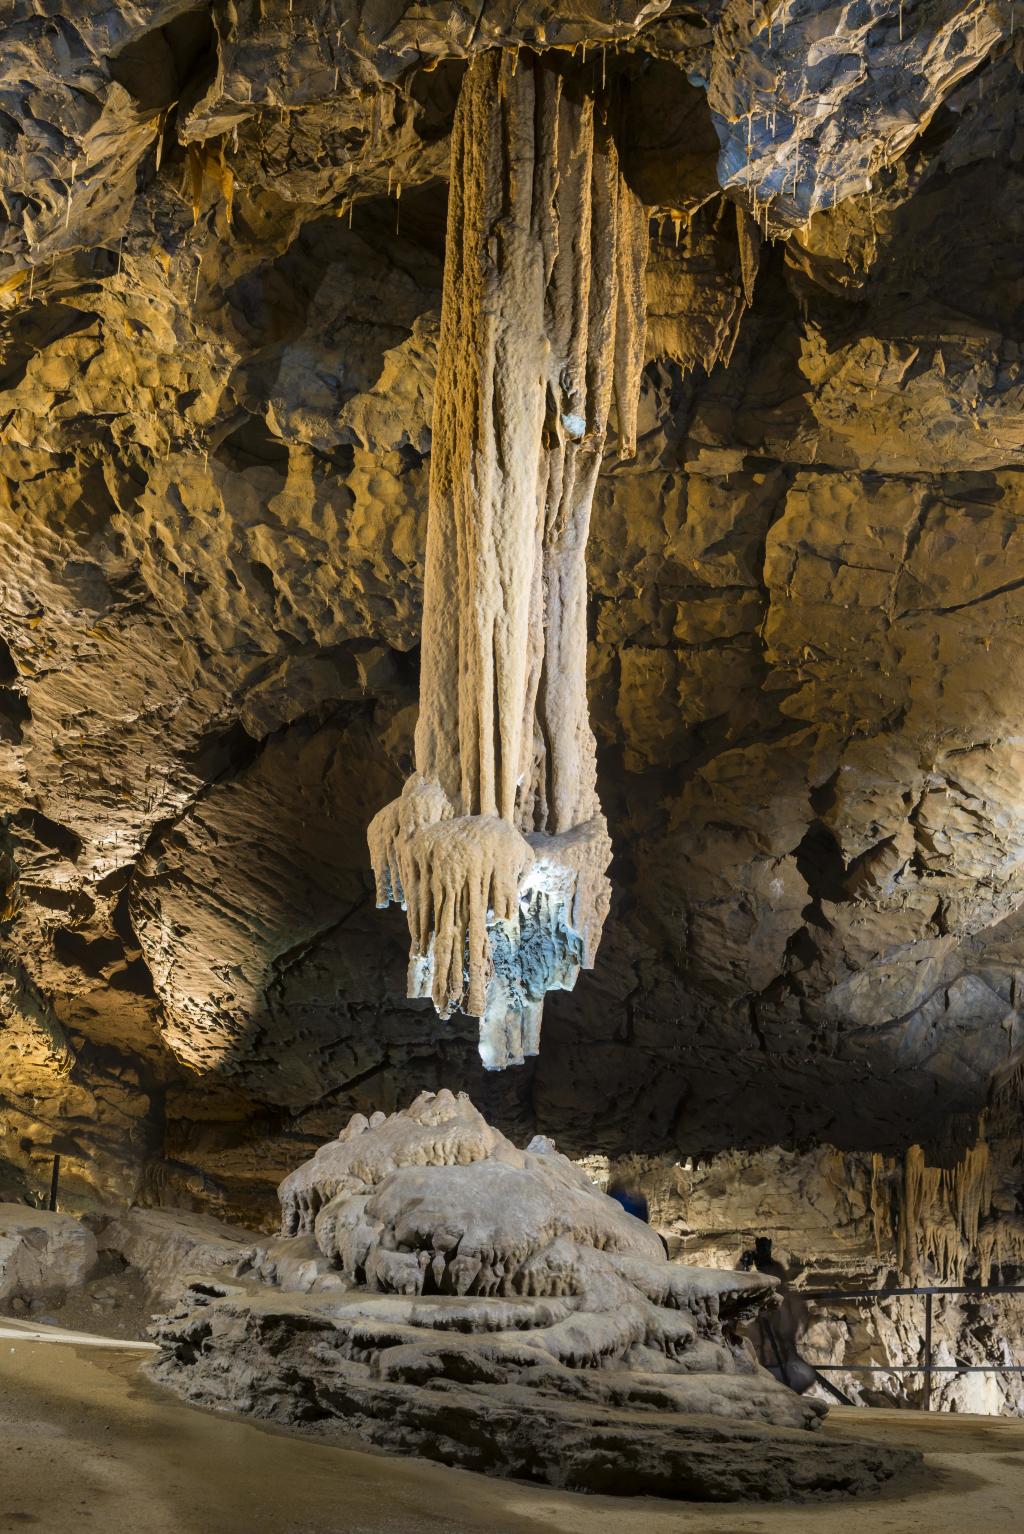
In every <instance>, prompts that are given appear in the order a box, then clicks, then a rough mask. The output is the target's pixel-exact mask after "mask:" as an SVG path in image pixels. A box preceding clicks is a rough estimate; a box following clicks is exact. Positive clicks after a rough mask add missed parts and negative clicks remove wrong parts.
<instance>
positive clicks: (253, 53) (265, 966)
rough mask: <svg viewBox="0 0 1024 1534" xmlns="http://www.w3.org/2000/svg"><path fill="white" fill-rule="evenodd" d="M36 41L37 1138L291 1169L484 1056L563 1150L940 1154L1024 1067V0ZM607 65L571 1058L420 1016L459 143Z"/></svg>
mask: <svg viewBox="0 0 1024 1534" xmlns="http://www.w3.org/2000/svg"><path fill="white" fill-rule="evenodd" d="M8 14H9V18H10V19H8V20H6V22H5V23H4V31H3V32H2V33H0V199H2V204H3V213H4V217H3V222H2V224H0V433H2V440H0V507H2V509H0V526H2V533H3V537H2V542H0V811H2V812H3V821H2V826H3V829H2V830H0V917H2V918H3V922H2V925H0V1162H2V1164H3V1166H4V1167H5V1168H6V1170H4V1171H3V1172H2V1173H0V1178H6V1179H7V1180H6V1182H5V1183H4V1187H5V1188H9V1189H10V1190H13V1191H14V1192H15V1193H17V1191H18V1189H19V1188H23V1187H25V1186H28V1184H29V1183H31V1182H32V1180H33V1178H36V1179H38V1176H40V1175H42V1173H41V1170H40V1169H41V1168H43V1167H44V1166H45V1165H48V1160H49V1157H50V1156H51V1155H52V1153H53V1152H54V1151H55V1150H58V1151H60V1152H61V1153H62V1155H64V1156H65V1157H66V1158H67V1164H68V1166H69V1168H70V1172H69V1175H70V1176H72V1177H73V1178H74V1177H77V1178H78V1179H79V1180H80V1182H81V1184H82V1185H83V1186H85V1185H88V1186H89V1187H91V1188H92V1189H94V1190H98V1191H99V1192H101V1193H102V1194H103V1195H104V1196H110V1197H123V1196H129V1195H131V1194H133V1193H141V1194H143V1195H144V1196H147V1197H151V1198H164V1197H166V1198H168V1199H172V1200H173V1199H175V1198H177V1199H187V1198H202V1199H205V1200H206V1201H212V1202H213V1203H217V1202H218V1201H219V1202H220V1203H221V1204H223V1206H224V1207H225V1208H229V1207H230V1208H235V1209H237V1208H239V1207H241V1206H244V1205H245V1204H246V1203H247V1202H253V1201H256V1202H258V1201H260V1200H263V1199H265V1197H266V1195H267V1192H268V1190H269V1189H270V1188H271V1187H272V1186H273V1184H274V1183H275V1182H276V1181H277V1180H278V1179H279V1177H280V1176H281V1175H282V1173H283V1171H284V1170H285V1169H286V1168H287V1167H288V1166H291V1165H294V1164H295V1162H296V1161H297V1160H298V1159H301V1154H305V1153H308V1150H309V1148H310V1147H311V1146H312V1145H315V1144H316V1143H319V1141H320V1140H322V1139H323V1138H324V1137H325V1135H327V1134H329V1133H331V1132H336V1128H337V1125H338V1124H339V1123H340V1122H343V1121H344V1120H345V1119H346V1118H347V1116H348V1114H350V1113H351V1112H352V1111H353V1110H355V1109H357V1108H360V1109H362V1108H367V1107H373V1108H378V1107H379V1108H385V1109H389V1110H390V1109H392V1108H394V1107H396V1106H402V1105H403V1104H404V1103H405V1101H406V1100H407V1099H408V1098H409V1097H410V1096H411V1095H414V1093H415V1091H418V1090H419V1089H420V1088H437V1087H440V1086H449V1087H452V1088H456V1087H465V1088H468V1089H469V1090H471V1091H472V1092H473V1094H474V1097H475V1098H476V1100H477V1101H478V1102H479V1103H480V1105H481V1107H483V1108H484V1109H485V1111H486V1112H487V1113H488V1116H489V1117H491V1118H492V1119H493V1120H494V1121H495V1122H497V1123H499V1124H501V1126H502V1127H503V1128H504V1129H506V1130H507V1131H509V1132H511V1133H516V1134H519V1133H523V1132H526V1131H528V1130H532V1129H534V1128H537V1129H541V1130H543V1131H544V1132H546V1133H550V1134H551V1135H553V1136H554V1137H555V1138H556V1140H558V1142H559V1144H560V1145H561V1146H562V1148H564V1149H566V1150H568V1151H570V1152H573V1153H575V1152H583V1151H588V1150H601V1151H605V1152H608V1153H612V1154H618V1153H621V1152H622V1151H625V1150H631V1149H636V1150H643V1151H657V1150H660V1149H665V1148H670V1149H673V1150H677V1151H681V1152H686V1153H690V1152H693V1153H701V1152H705V1151H712V1150H715V1149H718V1148H721V1147H729V1146H738V1145H743V1144H774V1143H780V1144H787V1145H797V1144H801V1143H804V1142H811V1141H822V1142H832V1143H836V1144H839V1145H844V1146H848V1147H851V1148H858V1149H871V1150H880V1151H882V1150H884V1151H893V1150H898V1149H899V1148H901V1147H902V1146H904V1145H905V1144H907V1143H909V1141H910V1140H911V1139H914V1138H917V1139H924V1140H925V1141H928V1140H929V1139H932V1140H934V1139H937V1138H938V1139H941V1137H942V1136H944V1135H945V1134H946V1133H947V1131H948V1127H949V1125H950V1124H954V1125H955V1124H960V1123H963V1122H965V1121H969V1120H970V1119H971V1117H972V1116H973V1115H976V1114H977V1113H978V1111H979V1110H980V1109H981V1108H982V1107H983V1105H984V1103H985V1101H986V1098H987V1095H988V1093H989V1091H990V1088H991V1084H992V1082H993V1080H998V1079H1001V1078H1002V1077H1004V1076H1005V1075H1006V1073H1007V1072H1008V1071H1010V1070H1012V1069H1013V1067H1014V1065H1015V1063H1017V1062H1018V1061H1019V1060H1020V1058H1021V1055H1022V1051H1024V1020H1022V1017H1021V1014H1020V1011H1019V996H1020V976H1021V972H1022V969H1024V787H1022V767H1024V744H1022V741H1024V703H1022V700H1021V684H1020V678H1021V676H1022V674H1024V670H1022V653H1021V652H1022V646H1024V606H1022V597H1021V593H1022V591H1024V476H1022V473H1021V467H1022V461H1024V460H1022V453H1024V366H1022V364H1024V351H1022V347H1024V255H1022V251H1024V164H1022V147H1024V92H1022V81H1021V68H1022V65H1024V46H1022V45H1024V30H1022V31H1020V32H1018V31H1017V28H1016V24H1015V18H1014V15H1013V8H1012V7H1011V5H1010V4H1009V3H1005V4H999V3H987V4H986V3H978V0H974V3H968V4H964V3H958V0H928V3H927V4H925V3H921V4H917V3H914V0H906V3H905V4H903V5H899V4H898V3H896V0H893V3H891V4H882V3H881V0H861V3H851V4H832V3H826V0H791V3H789V4H784V5H769V6H767V7H766V6H764V5H762V4H756V5H754V6H753V7H751V5H750V4H749V0H742V3H735V0H731V3H729V4H726V5H724V6H723V5H720V4H717V3H714V0H710V3H706V4H702V3H699V0H694V3H692V4H690V5H675V4H671V3H668V0H650V3H648V4H628V3H623V0H620V3H615V4H602V3H600V0H575V3H573V4H571V5H568V6H563V7H560V8H558V10H557V12H556V10H555V8H550V7H548V6H546V5H542V4H534V3H527V4H517V5H511V4H504V3H500V4H484V5H482V6H481V7H479V8H476V7H474V8H473V9H468V8H463V7H462V6H460V5H456V4H450V5H435V4H421V5H408V4H405V3H403V0H370V3H366V4H356V3H349V0H328V3H327V4H326V5H315V6H313V5H310V4H308V3H307V0H264V3H260V4H255V3H238V4H214V5H213V6H212V7H211V6H194V5H186V4H180V3H138V4H131V5H129V4H126V3H123V0H112V3H111V4H110V5H109V6H108V7H106V8H104V9H100V8H98V7H95V6H93V7H87V6H85V5H84V4H79V3H77V0H71V3H65V4H63V5H62V6H60V7H59V8H58V7H57V6H56V5H53V4H51V3H49V0H35V3H33V4H19V3H16V4H15V5H14V7H13V12H10V13H8ZM496 47H502V48H507V49H517V48H521V49H528V50H530V49H532V50H537V51H540V50H548V49H558V50H562V51H563V52H564V54H565V56H566V57H567V58H568V57H569V56H572V57H573V58H574V60H575V67H578V68H580V69H592V70H593V71H594V78H595V80H597V79H598V78H600V79H601V80H602V81H604V82H606V84H608V85H609V88H610V90H611V93H612V99H613V101H614V110H615V112H616V114H617V133H618V138H619V143H620V146H621V151H622V160H623V167H624V170H625V174H626V176H627V179H628V180H629V182H630V184H631V185H632V187H633V189H634V191H635V192H636V193H637V195H638V196H639V197H640V198H641V199H642V201H643V202H644V203H645V204H646V205H647V207H648V208H649V209H650V212H651V216H652V236H653V242H652V248H651V258H650V267H649V272H648V357H649V360H648V365H647V369H646V373H645V378H644V385H643V392H642V397H641V403H640V418H639V427H640V439H639V445H638V452H637V456H636V458H635V459H633V460H630V461H626V462H621V463H620V462H617V461H616V460H615V456H614V452H612V453H610V455H609V458H608V462H607V465H606V468H605V470H604V472H603V473H602V476H601V478H600V480H599V484H598V491H597V498H596V503H595V508H594V522H593V527H592V534H591V541H590V547H589V583H590V593H591V614H590V646H589V688H590V707H591V716H592V721H593V725H594V729H595V732H596V735H597V739H598V746H599V788H600V795H601V800H602V803H603V805H604V807H605V812H606V814H607V817H608V822H609V828H610V832H611V837H612V842H613V846H614V860H613V863H612V867H611V880H612V886H613V903H612V911H611V916H610V919H609V922H608V924H607V927H606V930H605V936H604V939H603V942H602V945H601V948H600V951H599V954H598V958H597V965H596V968H595V969H594V971H593V972H592V973H588V974H584V975H582V976H581V978H580V980H579V983H578V985H577V987H576V989H575V990H574V991H573V992H572V993H571V994H565V995H560V996H557V997H554V998H552V999H551V1000H550V1001H549V1003H548V1008H547V1013H546V1022H545V1034H544V1044H543V1049H542V1053H541V1056H540V1058H539V1059H538V1060H535V1061H531V1062H529V1063H528V1064H527V1065H525V1066H522V1067H519V1068H517V1069H515V1070H513V1071H510V1072H507V1073H505V1074H504V1075H503V1076H501V1077H493V1076H486V1075H485V1074H484V1073H483V1072H482V1070H481V1068H480V1064H479V1061H478V1059H477V1055H476V1046H475V1035H476V1029H475V1024H474V1023H473V1021H472V1020H470V1019H465V1018H461V1017H455V1018H453V1019H451V1020H450V1021H449V1022H448V1023H441V1022H440V1021H439V1020H438V1019H437V1018H436V1017H435V1015H434V1013H433V1011H432V1009H431V1008H430V1006H429V1004H428V1003H424V1002H410V1001H407V1000H405V999H404V994H403V993H404V967H405V959H404V946H405V927H404V922H403V919H402V917H401V914H400V912H397V911H391V912H389V913H378V912H376V911H375V909H374V892H373V881H372V877H371V873H370V869H369V866H368V857H367V852H366V841H365V832H366V826H367V823H368V821H369V820H370V818H371V816H372V815H373V814H374V812H375V811H376V810H377V809H378V808H379V807H380V805H381V804H383V803H385V802H386V801H387V800H388V799H390V798H392V797H394V795H395V794H396V793H397V791H398V788H399V786H400V783H401V780H402V778H403V776H404V775H405V774H406V773H407V772H408V770H409V768H410V765H411V749H412V733H413V726H414V723H415V716H416V697H417V674H418V643H419V632H420V620H421V598H422V580H423V556H424V542H425V525H426V504H427V496H426V492H427V476H428V469H429V455H430V445H431V434H430V422H431V408H432V400H433V394H434V387H435V359H436V354H437V337H438V320H439V306H440V292H441V276H442V265H443V258H444V228H445V206H446V200H447V185H446V178H447V175H448V140H449V134H450V128H451V122H452V114H453V110H454V104H455V101H456V98H457V94H458V90H459V84H460V80H461V77H462V74H463V72H464V70H465V67H466V61H467V59H468V58H469V57H470V56H471V55H472V54H473V53H474V52H476V51H477V50H480V49H484V48H496Z"/></svg>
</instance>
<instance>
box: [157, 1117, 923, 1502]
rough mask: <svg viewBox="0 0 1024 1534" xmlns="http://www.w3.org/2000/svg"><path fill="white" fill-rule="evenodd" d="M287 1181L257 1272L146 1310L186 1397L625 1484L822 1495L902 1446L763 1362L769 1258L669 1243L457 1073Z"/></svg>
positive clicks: (567, 1482)
mask: <svg viewBox="0 0 1024 1534" xmlns="http://www.w3.org/2000/svg"><path fill="white" fill-rule="evenodd" d="M280 1197H281V1204H282V1209H283V1217H284V1218H283V1233H284V1236H285V1238H286V1239H285V1240H284V1241H283V1242H278V1243H276V1245H275V1248H274V1258H273V1262H272V1263H270V1262H268V1261H267V1259H266V1258H263V1259H261V1260H259V1261H258V1262H257V1263H256V1264H255V1266H256V1267H257V1270H258V1271H260V1272H262V1274H263V1280H262V1281H260V1280H259V1279H253V1278H249V1279H243V1278H241V1277H236V1278H234V1279H232V1278H229V1277H227V1276H225V1274H224V1272H223V1271H221V1272H219V1273H218V1272H215V1273H213V1274H211V1275H205V1276H201V1277H199V1276H197V1277H196V1278H195V1279H193V1280H192V1282H191V1283H190V1285H189V1286H188V1287H187V1288H186V1290H185V1293H184V1297H183V1299H182V1301H181V1303H180V1304H179V1306H178V1307H177V1308H176V1309H175V1310H173V1311H172V1312H171V1313H170V1314H169V1315H168V1316H166V1317H164V1318H163V1319H162V1320H161V1321H159V1322H158V1324H157V1328H156V1335H157V1338H158V1340H159V1342H160V1345H161V1353H160V1356H159V1358H158V1360H157V1363H156V1364H155V1366H154V1369H155V1375H156V1378H158V1379H159V1380H161V1381H163V1382H165V1383H167V1384H169V1385H171V1386H172V1387H173V1388H174V1389H176V1390H179V1391H181V1392H182V1393H183V1394H185V1395H186V1396H188V1398H189V1399H191V1400H194V1401H198V1402H200V1403H202V1404H204V1405H207V1406H217V1407H222V1408H232V1409H236V1410H237V1409H241V1410H244V1411H250V1412H254V1413H255V1414H257V1415H259V1416H264V1417H270V1418H272V1419H274V1420H276V1421H279V1422H287V1423H306V1424H313V1423H324V1422H327V1421H331V1420H334V1419H336V1420H338V1421H340V1422H342V1423H343V1424H344V1425H345V1426H346V1427H347V1428H349V1429H352V1430H354V1431H356V1432H358V1433H359V1434H360V1435H361V1436H363V1437H364V1438H367V1439H368V1440H369V1441H370V1442H372V1443H374V1444H377V1445H379V1446H381V1447H384V1448H388V1449H392V1450H397V1451H399V1452H406V1453H409V1452H412V1453H416V1454H420V1455H424V1456H426V1457H428V1458H431V1459H439V1460H442V1461H444V1462H445V1463H447V1464H455V1465H460V1466H463V1467H465V1468H469V1469H476V1470H483V1471H486V1472H488V1473H491V1474H497V1475H509V1476H517V1477H520V1478H524V1479H529V1480H539V1481H548V1482H551V1483H552V1484H555V1485H563V1486H568V1487H572V1488H576V1489H579V1490H588V1491H602V1492H610V1493H615V1494H619V1495H622V1494H627V1495H628V1494H632V1493H651V1494H655V1495H660V1496H672V1497H688V1498H695V1499H703V1500H715V1501H721V1500H723V1499H730V1498H753V1499H774V1498H794V1497H795V1498H798V1499H800V1498H805V1497H829V1496H836V1495H842V1494H849V1493H851V1492H856V1491H863V1490H868V1489H870V1488H871V1487H873V1486H875V1485H877V1484H878V1483H879V1482H880V1481H883V1480H885V1479H886V1478H888V1477H889V1476H891V1475H893V1474H894V1473H896V1472H897V1471H898V1470H901V1469H905V1468H906V1467H907V1466H908V1465H910V1464H911V1463H912V1462H913V1456H912V1455H910V1454H908V1453H907V1452H905V1451H894V1450H890V1449H886V1448H884V1447H881V1446H879V1445H872V1444H859V1443H852V1442H844V1441H843V1440H842V1439H841V1438H833V1437H831V1436H830V1437H829V1438H828V1439H827V1440H825V1439H823V1438H821V1437H820V1436H818V1435H817V1434H815V1433H814V1432H813V1429H815V1428H817V1427H818V1426H819V1424H820V1420H821V1418H822V1416H823V1415H824V1408H823V1407H822V1406H821V1405H820V1404H819V1403H817V1402H814V1401H807V1400H804V1399H802V1398H801V1397H799V1396H797V1395H794V1394H793V1393H792V1392H791V1391H789V1390H787V1389H786V1388H785V1387H784V1386H782V1385H780V1384H778V1383H777V1381H776V1380H775V1379H773V1377H772V1376H771V1375H770V1374H768V1373H767V1372H766V1371H764V1370H763V1369H761V1368H760V1366H759V1365H758V1364H757V1363H756V1361H755V1359H754V1356H753V1354H752V1352H751V1351H750V1348H749V1345H748V1344H745V1343H744V1342H743V1341H742V1339H741V1337H740V1336H739V1334H738V1331H737V1328H738V1327H740V1326H741V1325H742V1323H743V1322H744V1321H747V1320H750V1319H751V1318H752V1317H753V1316H754V1315H755V1314H756V1313H757V1312H758V1311H760V1310H762V1309H763V1308H764V1307H765V1306H766V1305H770V1304H771V1303H772V1299H773V1285H774V1280H772V1279H765V1278H762V1277H761V1276H760V1275H759V1274H757V1273H738V1272H734V1271H728V1270H725V1271H722V1270H715V1269H704V1268H691V1267H680V1266H677V1265H673V1264H670V1263H669V1262H668V1260H667V1258H666V1256H665V1253H664V1250H663V1248H662V1244H661V1241H660V1239H659V1237H658V1236H657V1235H656V1234H655V1233H654V1232H653V1231H652V1230H651V1229H650V1227H649V1226H647V1225H644V1224H643V1223H642V1222H641V1221H639V1220H637V1219H634V1218H633V1216H632V1215H629V1214H627V1213H625V1211H624V1210H623V1209H622V1208H621V1207H620V1205H619V1204H617V1203H616V1202H614V1200H612V1199H609V1198H607V1197H605V1196H604V1195H603V1194H602V1193H600V1192H599V1191H598V1190H597V1189H596V1188H595V1187H594V1185H593V1184H592V1183H591V1182H589V1181H588V1179H587V1177H586V1176H585V1175H584V1174H583V1173H582V1172H581V1171H579V1170H578V1168H576V1167H574V1166H573V1165H572V1163H571V1162H569V1161H567V1160H566V1159H565V1157H563V1156H560V1155H559V1154H558V1153H557V1151H556V1150H555V1148H554V1146H553V1145H552V1144H551V1143H550V1142H549V1141H544V1140H536V1141H534V1142H533V1143H532V1144H531V1145H530V1147H529V1148H528V1149H527V1150H525V1151H520V1150H517V1149H516V1148H515V1147H514V1146H513V1145H512V1144H510V1142H509V1141H508V1140H507V1139H506V1138H505V1137H504V1136H503V1135H502V1134H500V1133H498V1131H497V1130H495V1129H493V1128H492V1127H491V1126H490V1125H488V1124H487V1123H486V1121H485V1120H484V1119H483V1118H482V1117H481V1115H480V1114H479V1113H478V1112H477V1111H476V1109H475V1108H474V1107H473V1105H472V1104H471V1103H470V1102H469V1100H468V1099H467V1098H466V1097H464V1096H460V1097H458V1098H455V1097H453V1096H452V1094H451V1093H450V1092H447V1091H442V1092H439V1093H437V1094H436V1095H435V1094H433V1093H423V1094H422V1095H421V1096H420V1097H418V1098H417V1099H416V1101H415V1102H414V1103H413V1104H412V1106H411V1107H410V1108H408V1109H406V1110H404V1111H403V1112H400V1113H395V1114H391V1115H390V1116H386V1115H385V1114H383V1113H376V1114H374V1115H373V1116H372V1118H370V1119H369V1120H367V1118H366V1117H365V1116H364V1115H362V1114H359V1115H356V1116H355V1117H354V1118H353V1119H352V1120H351V1121H350V1122H349V1124H348V1126H347V1128H346V1129H344V1130H343V1131H342V1133H341V1135H340V1136H339V1137H338V1139H337V1140H334V1141H332V1142H330V1143H329V1144H327V1145H324V1146H322V1147H321V1149H320V1150H319V1151H318V1152H317V1154H316V1155H315V1156H314V1157H313V1159H312V1160H311V1161H308V1162H307V1163H306V1164H305V1165H304V1166H302V1167H300V1168H299V1169H298V1170H297V1171H296V1172H294V1173H292V1174H291V1175H290V1176H289V1177H287V1178H286V1179H285V1181H284V1183H283V1184H282V1185H281V1189H280ZM289 1246H292V1247H294V1248H296V1255H295V1256H292V1255H291V1254H289V1252H288V1250H287V1248H288V1247H289ZM303 1259H304V1261H303ZM318 1259H319V1260H318ZM324 1259H326V1261H325V1260H324ZM241 1266H243V1265H242V1264H239V1267H241ZM249 1266H250V1267H251V1266H252V1264H250V1265H249ZM296 1274H301V1275H302V1276H303V1283H302V1290H301V1292H300V1291H299V1289H298V1288H296V1287H290V1285H291V1286H294V1284H295V1276H296ZM268 1279H269V1280H271V1282H268ZM273 1279H276V1280H277V1284H276V1285H275V1284H274V1283H273V1282H272V1280H273Z"/></svg>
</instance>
